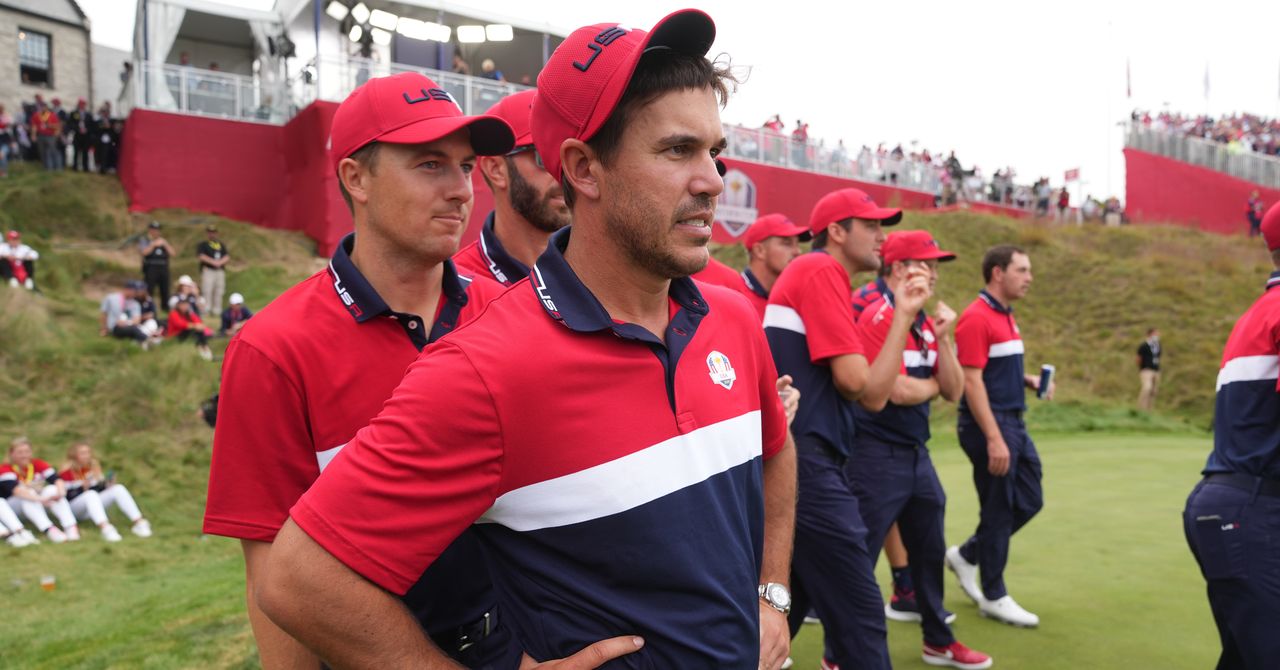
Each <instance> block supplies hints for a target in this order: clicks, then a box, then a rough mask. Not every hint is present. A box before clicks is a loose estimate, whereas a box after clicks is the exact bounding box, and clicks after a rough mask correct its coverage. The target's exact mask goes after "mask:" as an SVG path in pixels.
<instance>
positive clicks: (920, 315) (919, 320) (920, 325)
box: [876, 277, 929, 333]
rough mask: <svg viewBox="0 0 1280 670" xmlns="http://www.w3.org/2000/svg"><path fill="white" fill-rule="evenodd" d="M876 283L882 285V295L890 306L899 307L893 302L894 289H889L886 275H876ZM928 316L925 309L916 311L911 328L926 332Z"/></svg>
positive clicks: (918, 331)
mask: <svg viewBox="0 0 1280 670" xmlns="http://www.w3.org/2000/svg"><path fill="white" fill-rule="evenodd" d="M876 283H877V284H879V285H880V295H881V297H883V298H884V301H885V302H887V303H889V306H890V307H892V308H894V309H895V310H896V309H898V306H897V305H895V304H893V291H891V290H889V284H887V283H886V282H885V281H884V277H876ZM927 318H929V316H928V315H927V314H925V313H924V310H923V309H921V310H920V311H919V312H916V320H915V323H914V324H913V325H912V326H911V329H912V330H913V331H915V332H917V333H920V332H924V321H925V319H927Z"/></svg>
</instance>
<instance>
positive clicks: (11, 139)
mask: <svg viewBox="0 0 1280 670" xmlns="http://www.w3.org/2000/svg"><path fill="white" fill-rule="evenodd" d="M123 133H124V121H123V120H122V119H118V118H115V117H113V116H112V115H111V103H110V102H103V103H102V105H101V106H99V107H98V109H97V111H90V109H89V103H88V102H87V101H85V99H84V98H80V99H79V100H77V101H76V105H75V107H73V108H71V109H66V108H64V107H63V106H62V100H60V99H58V98H53V99H51V100H49V101H48V102H46V101H45V99H44V96H41V95H39V94H37V95H36V96H35V99H34V100H32V101H30V102H24V103H22V108H21V109H19V110H16V116H15V115H14V114H11V113H10V112H9V111H8V110H6V109H5V108H4V105H0V178H3V177H7V176H8V174H9V161H12V160H21V161H31V162H39V163H40V164H42V165H44V168H45V169H46V170H65V169H67V168H68V167H70V168H72V169H75V170H78V171H81V172H89V171H91V170H96V171H98V172H100V173H103V174H106V173H108V172H114V171H115V170H116V166H117V164H118V161H119V156H120V140H121V137H122V135H123Z"/></svg>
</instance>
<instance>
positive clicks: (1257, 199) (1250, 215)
mask: <svg viewBox="0 0 1280 670" xmlns="http://www.w3.org/2000/svg"><path fill="white" fill-rule="evenodd" d="M1262 210H1263V205H1262V196H1261V194H1259V193H1258V191H1257V189H1254V191H1253V193H1250V194H1249V200H1248V202H1246V203H1245V205H1244V217H1245V219H1247V220H1248V221H1249V237H1257V236H1259V235H1261V234H1262Z"/></svg>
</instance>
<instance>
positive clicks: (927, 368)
mask: <svg viewBox="0 0 1280 670" xmlns="http://www.w3.org/2000/svg"><path fill="white" fill-rule="evenodd" d="M893 309H894V307H893V292H892V291H889V290H888V287H887V286H886V287H885V293H884V295H883V296H882V297H881V298H880V299H879V300H877V301H875V302H873V303H871V304H870V305H868V306H867V308H866V310H865V311H863V312H862V316H861V317H859V318H858V328H859V329H860V330H861V331H862V342H863V345H864V346H866V348H867V359H868V360H875V358H876V356H879V355H880V349H882V348H883V347H884V341H885V338H887V337H888V336H889V328H890V327H891V326H892V325H893ZM899 374H904V375H907V376H910V377H915V378H917V379H929V378H930V377H933V376H935V375H937V374H938V337H937V333H936V331H935V330H934V328H933V319H931V318H929V316H928V315H927V314H925V313H924V311H923V310H922V311H921V312H920V313H919V314H917V315H916V321H915V323H914V324H912V326H911V332H910V333H909V334H908V335H907V342H906V345H905V346H904V347H903V349H902V369H901V370H900V372H899ZM802 402H803V400H802ZM929 405H930V403H929V402H928V401H925V402H922V403H920V404H918V405H895V404H893V403H892V402H889V403H888V404H886V405H885V407H884V409H883V410H881V411H879V412H868V411H867V410H865V409H863V408H862V406H861V405H857V404H855V405H854V407H853V413H854V418H855V419H856V420H857V422H858V436H859V437H862V436H863V435H866V436H868V437H871V438H874V439H877V440H880V441H881V442H888V443H890V444H901V445H906V446H911V447H923V446H925V445H926V444H928V442H929ZM855 449H856V447H855Z"/></svg>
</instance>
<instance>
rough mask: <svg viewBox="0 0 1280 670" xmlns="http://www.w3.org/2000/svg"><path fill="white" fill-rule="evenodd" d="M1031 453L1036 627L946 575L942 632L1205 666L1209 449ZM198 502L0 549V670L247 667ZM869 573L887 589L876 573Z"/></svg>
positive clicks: (955, 520)
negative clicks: (994, 611)
mask: <svg viewBox="0 0 1280 670" xmlns="http://www.w3.org/2000/svg"><path fill="white" fill-rule="evenodd" d="M1038 443H1039V446H1040V450H1041V454H1042V457H1043V459H1044V463H1045V473H1046V474H1045V488H1046V500H1047V502H1046V506H1045V509H1044V511H1043V512H1042V513H1041V514H1040V516H1038V517H1037V518H1036V519H1035V520H1034V521H1032V522H1031V524H1029V525H1028V526H1027V527H1026V528H1025V529H1023V530H1022V532H1020V533H1018V535H1016V536H1015V538H1014V542H1013V551H1012V561H1011V563H1010V566H1009V570H1008V573H1007V579H1008V583H1009V588H1010V592H1011V593H1013V594H1014V596H1015V597H1016V598H1017V599H1018V600H1019V601H1020V602H1021V603H1022V604H1023V605H1025V606H1026V607H1028V608H1029V609H1031V610H1033V611H1035V612H1036V613H1037V614H1039V615H1040V617H1041V621H1042V625H1041V627H1040V628H1039V629H1037V630H1024V629H1016V628H1011V627H1008V626H1005V625H1003V624H999V623H995V622H993V621H990V620H987V619H982V618H980V617H979V616H978V614H977V609H976V607H975V606H974V605H973V604H972V603H971V602H969V601H968V600H967V599H966V598H965V597H964V596H963V595H962V594H961V593H960V591H959V588H958V587H956V586H955V582H954V578H953V577H952V575H951V574H950V573H947V575H946V585H947V600H946V604H947V607H948V608H950V609H952V610H953V611H955V612H957V613H958V614H959V619H958V621H957V622H956V624H955V631H956V635H957V636H958V637H959V638H960V639H961V640H962V641H964V642H965V643H967V644H969V645H970V646H973V647H975V648H978V649H982V650H984V651H987V652H989V653H991V654H993V655H994V656H995V657H996V661H997V664H998V667H1005V668H1036V669H1043V670H1053V669H1055V668H1073V669H1077V668H1134V669H1136V668H1205V667H1211V666H1212V663H1213V661H1214V659H1215V658H1216V655H1217V638H1216V635H1215V633H1214V628H1213V621H1212V618H1211V616H1210V614H1209V610H1208V606H1207V604H1206V602H1205V598H1204V586H1203V582H1202V581H1201V579H1200V576H1199V573H1198V572H1197V570H1196V567H1195V563H1194V561H1193V560H1192V558H1191V555H1190V553H1189V552H1188V551H1187V548H1186V543H1185V542H1184V541H1183V537H1182V530H1181V525H1180V521H1179V519H1180V512H1181V509H1182V503H1183V500H1184V499H1185V498H1186V495H1187V493H1188V492H1189V491H1190V489H1191V487H1192V486H1193V484H1194V482H1195V481H1196V479H1197V474H1196V473H1197V472H1198V470H1199V468H1200V466H1201V464H1202V463H1203V459H1204V457H1205V455H1206V453H1207V451H1208V449H1209V440H1208V438H1207V437H1203V436H1198V435H1185V434H1184V435H1163V436H1158V437H1153V436H1140V435H1122V436H1117V435H1097V434H1072V435H1043V436H1040V437H1039V439H1038ZM933 454H934V460H935V463H936V464H937V467H938V471H939V474H940V475H941V477H942V481H943V485H944V486H945V487H946V488H947V491H948V493H949V501H948V509H947V533H948V538H949V541H951V542H957V541H959V540H962V539H963V538H964V537H966V536H967V534H968V533H970V532H971V531H972V529H973V526H974V524H975V523H976V521H977V503H976V499H975V496H974V494H973V487H972V484H971V482H970V474H969V472H970V470H969V464H968V461H967V460H966V459H965V458H964V455H963V454H962V453H961V451H960V449H959V447H958V446H957V445H956V444H955V440H954V437H952V436H951V435H949V434H945V433H944V434H941V435H939V437H938V438H937V439H936V440H935V442H934V447H933ZM202 500H203V486H202V485H195V486H193V487H192V491H191V493H190V496H189V499H188V501H187V504H184V505H182V506H181V509H179V510H155V509H153V510H152V512H157V513H155V514H153V515H152V516H153V518H155V519H156V520H157V528H158V531H159V532H158V533H157V536H156V537H154V538H152V539H150V540H139V539H137V538H134V537H132V536H131V535H128V534H126V538H125V541H124V542H122V543H120V544H117V545H107V544H105V543H104V542H102V540H101V539H100V538H99V537H98V535H97V533H96V531H92V530H88V531H87V532H86V534H85V535H86V537H85V539H84V540H82V541H81V542H79V543H77V544H70V545H63V546H52V545H49V544H48V543H44V544H42V545H41V546H39V547H35V548H31V549H25V550H14V549H9V548H7V547H6V548H4V549H3V550H0V575H3V577H4V582H3V583H0V594H2V595H3V602H4V603H5V605H6V609H7V610H8V612H9V614H8V616H7V618H6V621H5V626H4V627H3V629H0V649H2V650H3V651H0V667H28V668H108V667H130V668H132V667H138V668H240V667H253V666H254V665H255V664H256V657H255V656H254V650H253V646H252V638H251V636H250V633H249V626H248V622H247V620H246V619H245V615H244V604H243V588H244V582H243V576H242V572H241V570H242V568H241V562H240V554H239V549H238V546H237V545H236V544H235V543H233V542H232V541H230V540H226V539H222V538H215V537H208V538H206V537H203V536H201V535H200V532H199V513H200V503H201V502H202ZM143 504H146V498H145V495H144V496H143ZM118 521H120V520H118ZM121 523H122V521H121ZM122 527H123V525H122ZM879 568H880V570H879V572H880V574H879V578H880V581H881V584H882V585H887V584H888V583H889V582H888V574H887V570H886V568H885V566H884V563H883V561H881V565H880V566H879ZM45 574H52V575H55V576H56V577H57V580H58V582H57V589H56V590H54V591H53V592H44V591H42V590H41V589H40V585H39V580H40V577H41V575H45ZM889 642H890V650H891V654H892V657H893V661H894V665H895V667H899V668H910V667H922V668H923V667H925V666H924V664H923V662H922V661H921V660H920V657H919V643H920V633H919V627H918V626H916V625H914V624H902V623H895V622H890V624H889ZM821 644H822V643H821V632H820V627H818V626H806V627H805V630H804V631H803V632H802V633H801V635H800V637H799V638H798V639H797V640H796V643H795V649H794V653H793V656H794V657H795V659H796V661H797V663H798V665H797V667H798V668H801V669H804V670H812V669H813V668H817V665H818V657H819V654H820V653H821Z"/></svg>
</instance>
